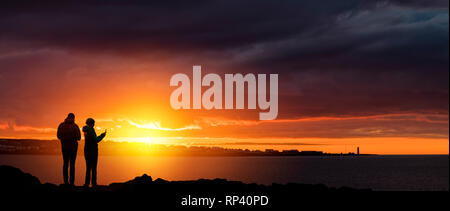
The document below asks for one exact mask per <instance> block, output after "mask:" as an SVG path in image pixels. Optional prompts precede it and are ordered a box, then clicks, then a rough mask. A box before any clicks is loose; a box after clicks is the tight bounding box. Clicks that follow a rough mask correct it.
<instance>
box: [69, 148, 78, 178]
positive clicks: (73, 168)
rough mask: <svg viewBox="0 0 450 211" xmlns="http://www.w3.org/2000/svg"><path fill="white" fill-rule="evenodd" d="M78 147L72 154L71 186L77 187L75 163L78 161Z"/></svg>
mask: <svg viewBox="0 0 450 211" xmlns="http://www.w3.org/2000/svg"><path fill="white" fill-rule="evenodd" d="M77 150H78V147H75V149H73V150H72V152H71V154H70V184H71V185H75V161H76V159H77Z"/></svg>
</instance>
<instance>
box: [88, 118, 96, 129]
mask: <svg viewBox="0 0 450 211" xmlns="http://www.w3.org/2000/svg"><path fill="white" fill-rule="evenodd" d="M86 125H87V126H89V127H94V125H95V120H94V119H92V118H88V119H87V120H86Z"/></svg>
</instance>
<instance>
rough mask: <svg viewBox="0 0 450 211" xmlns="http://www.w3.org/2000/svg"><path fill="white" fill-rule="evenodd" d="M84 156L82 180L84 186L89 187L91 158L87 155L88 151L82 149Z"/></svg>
mask: <svg viewBox="0 0 450 211" xmlns="http://www.w3.org/2000/svg"><path fill="white" fill-rule="evenodd" d="M84 158H85V160H86V177H85V180H84V186H87V187H89V184H90V182H91V160H90V157H89V153H88V152H87V151H86V150H84Z"/></svg>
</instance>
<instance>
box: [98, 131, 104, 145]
mask: <svg viewBox="0 0 450 211" xmlns="http://www.w3.org/2000/svg"><path fill="white" fill-rule="evenodd" d="M105 136H106V131H105V132H104V133H102V134H100V135H99V136H97V143H98V142H100V141H102V140H103V138H105Z"/></svg>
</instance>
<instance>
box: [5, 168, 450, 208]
mask: <svg viewBox="0 0 450 211" xmlns="http://www.w3.org/2000/svg"><path fill="white" fill-rule="evenodd" d="M0 195H2V196H13V197H12V198H15V199H20V201H21V202H23V203H21V204H25V205H31V206H32V207H34V206H36V205H38V204H40V205H42V206H45V207H47V206H51V205H54V206H56V208H57V209H58V210H59V209H60V204H62V205H63V206H65V207H67V206H71V207H73V208H80V209H84V208H86V206H89V207H91V208H92V207H98V209H100V208H101V209H104V206H106V205H108V206H110V207H111V206H112V207H116V208H118V209H123V210H142V209H141V208H142V207H146V208H148V209H149V210H166V209H167V208H169V209H186V208H187V209H193V210H198V209H208V208H215V209H217V208H219V209H229V208H232V209H233V208H238V209H245V210H246V209H256V210H261V209H271V210H287V209H286V208H295V210H302V209H303V208H305V207H308V206H309V207H311V206H314V207H315V210H316V209H317V210H330V209H337V208H344V209H346V208H349V207H351V206H350V205H351V204H353V203H360V204H361V203H363V204H365V205H366V206H367V205H370V207H371V208H373V209H383V208H386V207H391V208H405V207H408V206H410V207H415V206H416V205H417V203H419V204H421V203H422V204H426V206H430V205H433V206H431V207H434V206H437V207H438V206H442V205H444V204H445V206H446V207H448V204H447V203H446V200H444V199H445V198H446V197H447V196H448V192H446V193H443V194H442V193H429V194H427V195H428V196H431V197H430V198H429V200H424V199H425V198H424V197H425V196H426V195H424V194H418V193H401V194H399V193H398V192H397V193H382V192H373V191H371V190H367V189H366V190H358V189H353V188H346V187H342V188H330V187H326V186H325V185H307V184H285V185H280V184H273V185H270V186H265V185H257V184H244V183H242V182H234V181H227V180H224V179H215V180H204V179H200V180H196V181H166V180H163V179H156V180H153V179H152V178H151V177H150V176H148V175H145V174H144V175H142V176H140V177H136V178H134V179H133V180H130V181H128V182H124V183H112V184H110V185H107V186H98V187H95V188H84V187H67V186H64V185H55V184H49V183H45V184H42V183H41V182H40V181H39V179H38V178H36V177H35V176H33V175H31V174H27V173H24V172H22V171H21V170H20V169H17V168H14V167H11V166H0ZM73 196H75V197H73ZM227 196H233V197H235V198H236V199H239V200H237V201H235V202H234V203H233V204H232V205H230V204H228V205H227V204H226V203H225V199H226V197H227ZM261 196H264V197H266V198H267V199H268V201H267V203H266V202H264V204H265V205H264V206H262V205H261V202H258V203H259V204H258V203H255V204H252V205H248V204H245V203H244V204H242V203H240V202H243V201H245V200H247V201H248V197H250V198H252V199H253V200H254V199H257V198H260V197H261ZM400 196H403V197H400ZM243 197H246V198H245V199H244V200H241V199H242V198H243ZM36 198H38V200H37V201H38V203H28V202H29V201H31V200H30V199H36ZM430 199H431V200H430ZM1 200H3V201H4V202H9V201H7V200H5V198H4V197H0V201H1ZM201 200H203V201H201ZM208 200H215V202H216V203H215V204H214V206H212V205H211V203H210V204H206V203H207V202H208ZM35 201H36V200H35ZM219 201H222V203H220V202H219ZM202 203H203V204H202ZM55 204H58V205H55ZM353 206H354V205H353ZM0 207H1V206H0ZM154 208H157V209H154ZM303 210H309V209H303Z"/></svg>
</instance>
